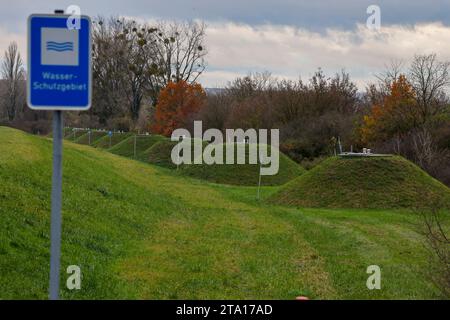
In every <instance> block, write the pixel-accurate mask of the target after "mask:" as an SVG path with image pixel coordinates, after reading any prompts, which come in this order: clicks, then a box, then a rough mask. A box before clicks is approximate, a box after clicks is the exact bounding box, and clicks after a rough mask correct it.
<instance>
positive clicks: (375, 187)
mask: <svg viewBox="0 0 450 320" xmlns="http://www.w3.org/2000/svg"><path fill="white" fill-rule="evenodd" d="M435 200H440V201H441V202H443V203H447V204H448V206H449V207H450V189H449V188H448V187H446V186H445V185H443V184H442V183H440V182H439V181H437V180H436V179H434V178H432V177H431V176H429V175H428V174H427V173H426V172H424V171H423V170H421V169H420V168H419V167H417V166H416V165H414V164H413V163H411V162H409V161H407V160H406V159H404V158H401V157H368V158H330V159H327V160H325V161H323V162H322V163H320V164H319V165H317V166H316V167H314V168H313V169H311V170H310V171H308V172H307V173H305V174H304V175H302V176H301V177H299V178H297V179H296V180H294V181H292V182H290V183H289V184H287V185H286V186H284V187H283V188H282V189H281V190H280V191H279V192H278V193H276V194H275V195H273V196H272V197H271V198H270V201H271V202H273V203H278V204H285V205H295V206H301V207H321V208H325V207H331V208H413V207H422V206H424V205H425V206H426V205H428V204H430V203H432V202H433V201H435Z"/></svg>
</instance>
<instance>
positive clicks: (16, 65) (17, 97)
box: [1, 42, 24, 121]
mask: <svg viewBox="0 0 450 320" xmlns="http://www.w3.org/2000/svg"><path fill="white" fill-rule="evenodd" d="M1 74H2V77H3V79H4V80H5V82H6V92H5V94H4V96H3V107H4V108H5V110H6V114H7V117H8V120H9V121H13V120H14V118H15V117H16V115H17V113H18V112H19V107H21V106H22V105H23V101H21V99H23V94H22V90H21V89H23V83H22V82H23V80H24V70H23V63H22V58H21V57H20V53H19V50H18V48H17V43H16V42H12V43H10V45H9V46H8V49H6V51H5V56H4V59H3V63H2V68H1Z"/></svg>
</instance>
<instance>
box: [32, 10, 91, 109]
mask: <svg viewBox="0 0 450 320" xmlns="http://www.w3.org/2000/svg"><path fill="white" fill-rule="evenodd" d="M69 18H70V19H73V17H70V16H68V15H42V14H33V15H31V16H29V17H28V77H27V103H28V106H29V107H30V108H31V109H37V110H87V109H89V108H90V107H91V96H92V60H91V50H92V48H91V46H92V40H91V20H90V18H89V17H87V16H80V17H79V19H80V23H79V24H78V28H69V27H68V26H70V24H69V23H68V22H67V21H68V19H69Z"/></svg>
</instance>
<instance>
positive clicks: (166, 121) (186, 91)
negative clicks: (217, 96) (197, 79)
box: [151, 80, 206, 136]
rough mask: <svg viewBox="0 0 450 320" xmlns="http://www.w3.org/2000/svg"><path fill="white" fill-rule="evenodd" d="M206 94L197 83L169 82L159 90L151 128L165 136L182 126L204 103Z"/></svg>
mask: <svg viewBox="0 0 450 320" xmlns="http://www.w3.org/2000/svg"><path fill="white" fill-rule="evenodd" d="M205 99H206V94H205V91H204V90H203V88H202V86H201V85H200V84H198V83H193V84H189V83H187V82H186V81H183V80H180V81H178V82H169V84H168V85H167V86H166V87H165V88H164V89H162V90H161V92H160V94H159V98H158V104H157V105H156V111H155V114H154V117H153V123H152V126H151V130H152V132H154V133H159V134H162V135H165V136H170V135H171V134H172V131H173V130H175V129H177V128H180V127H183V126H184V125H186V123H187V122H188V121H189V120H190V118H191V116H192V115H193V114H196V113H197V112H198V111H200V109H201V108H202V106H203V105H204V103H205Z"/></svg>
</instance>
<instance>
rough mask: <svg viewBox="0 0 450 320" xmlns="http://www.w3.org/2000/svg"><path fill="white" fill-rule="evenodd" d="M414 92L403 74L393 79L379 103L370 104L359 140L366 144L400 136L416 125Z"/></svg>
mask: <svg viewBox="0 0 450 320" xmlns="http://www.w3.org/2000/svg"><path fill="white" fill-rule="evenodd" d="M417 120H418V113H417V103H416V94H415V92H414V89H413V87H412V86H411V84H410V83H409V82H408V80H407V79H406V77H405V76H404V75H400V76H399V77H398V78H397V79H395V80H394V81H393V82H392V84H391V86H390V92H389V94H388V95H387V96H386V97H385V98H384V99H383V102H382V103H381V104H375V105H373V106H372V109H371V111H370V114H369V115H366V116H364V119H363V124H362V126H361V128H360V130H359V131H360V137H361V141H362V142H363V143H364V144H368V143H371V142H375V141H386V140H388V139H390V138H392V137H394V136H401V135H402V134H405V133H407V132H408V131H410V130H411V129H412V128H414V127H415V126H416V125H417Z"/></svg>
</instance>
